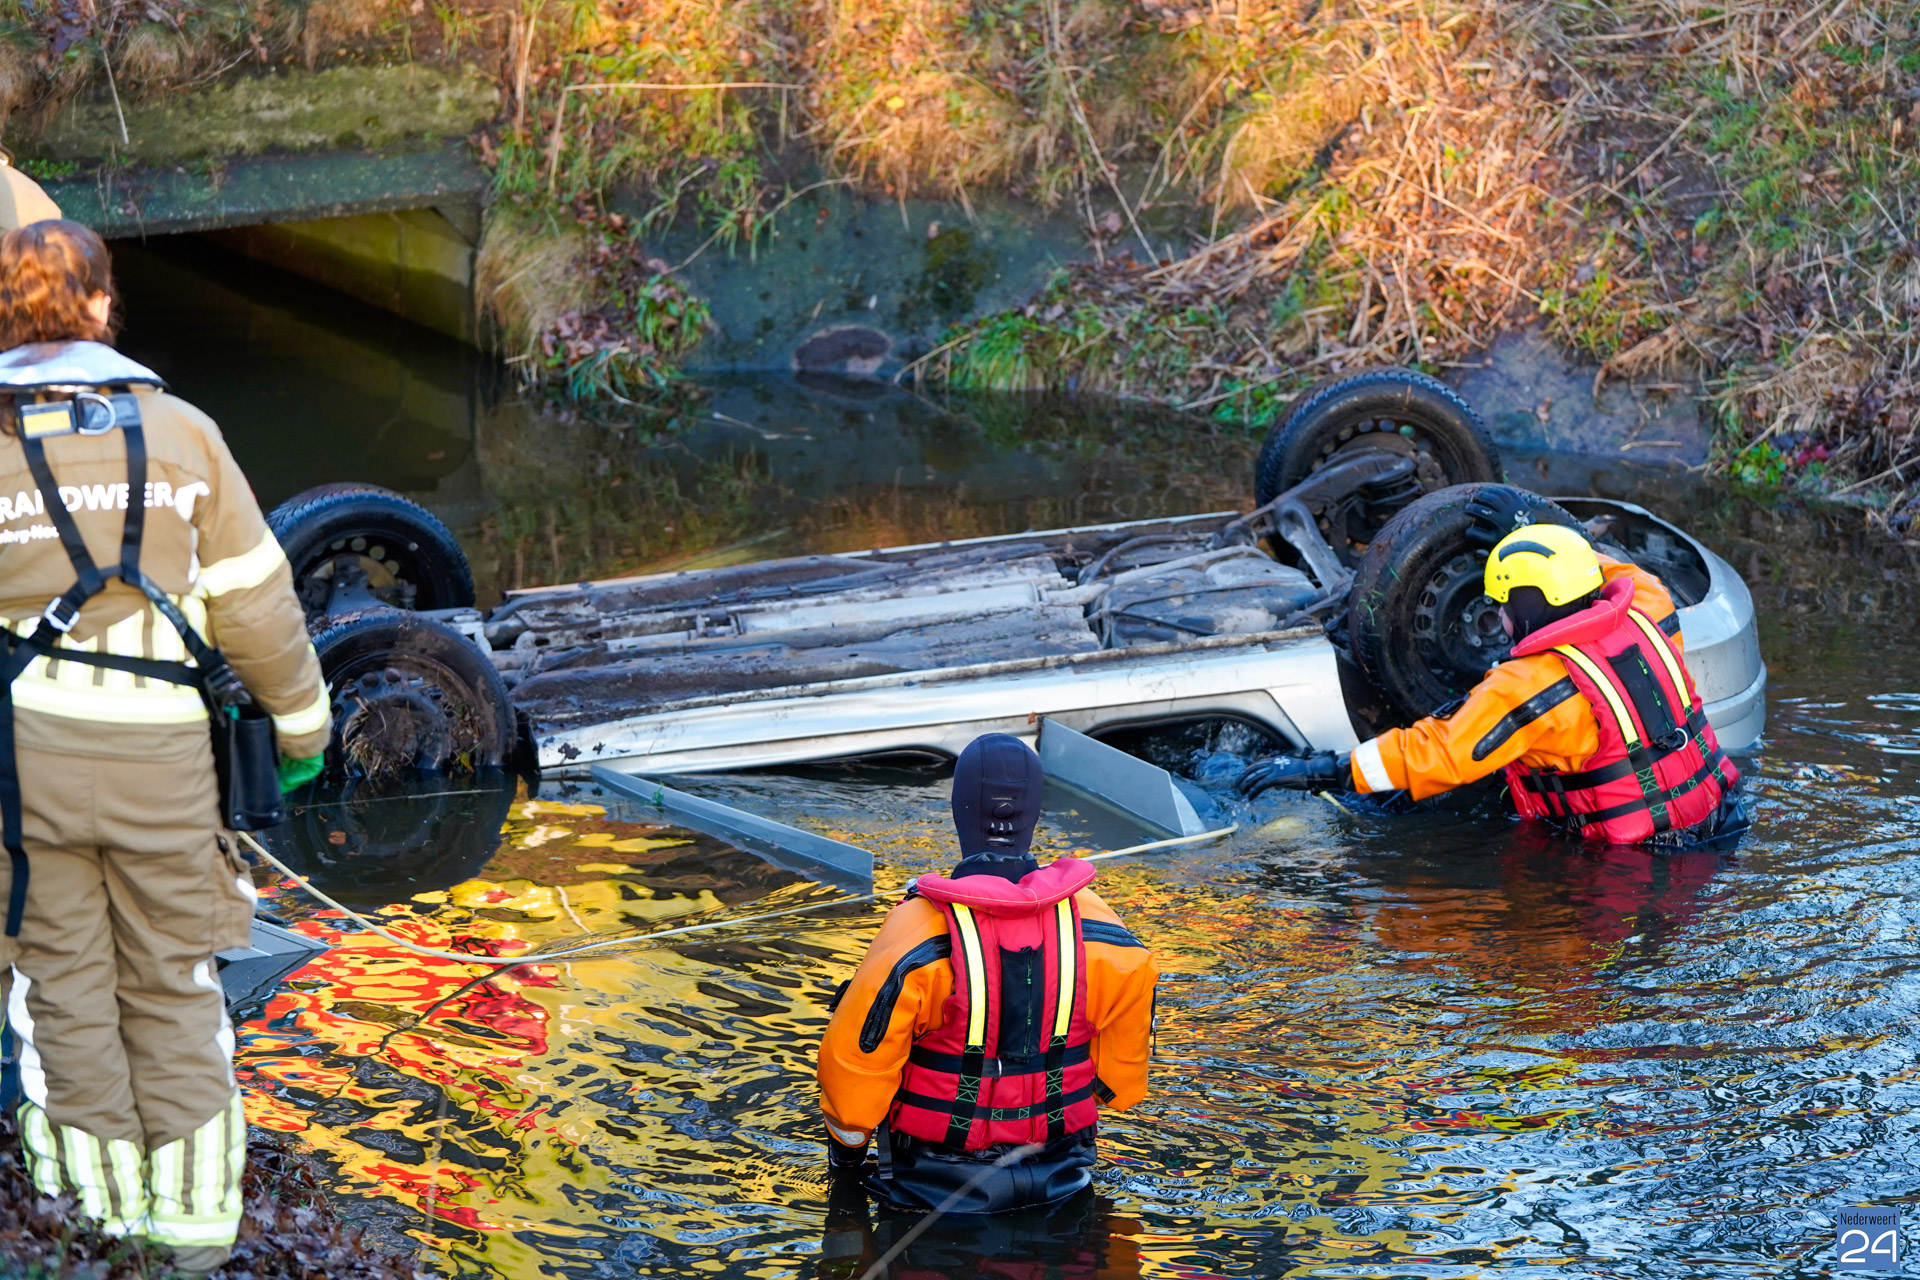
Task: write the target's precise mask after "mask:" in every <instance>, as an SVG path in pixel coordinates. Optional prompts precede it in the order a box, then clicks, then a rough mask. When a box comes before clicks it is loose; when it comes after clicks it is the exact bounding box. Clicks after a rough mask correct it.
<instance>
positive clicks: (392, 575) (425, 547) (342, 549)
mask: <svg viewBox="0 0 1920 1280" xmlns="http://www.w3.org/2000/svg"><path fill="white" fill-rule="evenodd" d="M267 527H268V528H269V529H271V530H273V536H274V537H275V538H277V539H278V540H279V542H280V546H281V547H282V549H284V550H285V551H286V553H287V562H288V563H289V564H290V565H292V566H293V588H294V591H295V592H296V593H297V594H298V595H299V597H300V603H301V606H302V607H303V608H305V609H306V611H307V616H308V617H309V618H318V617H322V616H324V615H325V614H327V613H329V612H333V613H339V612H342V611H343V609H342V607H341V600H342V598H343V597H349V598H351V599H352V600H353V602H354V604H356V605H358V606H361V607H364V606H367V605H385V606H387V607H389V608H394V609H466V608H470V607H472V605H473V601H474V593H473V570H472V569H471V567H469V565H468V564H467V555H466V552H464V551H462V550H461V549H460V542H459V540H458V539H456V538H455V537H454V536H453V534H452V533H451V532H449V531H448V529H447V526H446V525H444V524H442V523H441V522H440V518H439V517H438V516H436V515H434V514H433V513H432V512H431V511H428V510H427V509H426V508H425V507H423V506H421V505H420V504H419V503H417V502H412V501H409V500H408V499H406V498H403V497H401V496H400V495H399V494H397V493H395V492H393V491H392V490H391V489H382V488H380V487H379V486H377V485H370V484H323V485H320V486H319V487H317V488H313V489H308V490H307V491H306V492H305V493H301V494H297V495H295V496H294V497H291V498H288V499H287V500H286V501H285V502H283V503H281V504H280V505H279V506H277V507H275V508H274V509H273V511H272V513H271V514H270V515H268V516H267ZM330 604H331V606H332V607H331V608H330V607H329V606H330Z"/></svg>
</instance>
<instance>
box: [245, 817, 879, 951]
mask: <svg viewBox="0 0 1920 1280" xmlns="http://www.w3.org/2000/svg"><path fill="white" fill-rule="evenodd" d="M238 835H239V836H240V839H241V840H242V841H243V842H245V844H246V845H247V847H248V848H250V849H252V850H253V851H254V852H255V853H257V854H259V855H260V856H261V857H263V858H265V859H266V860H267V861H268V862H270V863H272V864H273V865H274V867H275V868H276V869H278V870H279V871H280V873H281V874H283V875H285V876H288V877H289V878H291V879H292V880H293V882H294V883H295V884H297V885H299V886H300V887H301V888H302V889H305V890H306V891H307V892H308V893H309V894H311V895H312V896H313V898H314V900H315V901H317V902H319V903H320V904H321V905H322V906H327V907H331V908H332V909H333V910H335V911H338V912H339V913H340V914H342V915H344V916H345V917H346V918H347V919H349V920H351V921H353V922H354V923H355V924H357V925H359V926H360V927H361V928H362V929H365V930H366V931H367V932H369V933H376V934H378V935H380V936H381V937H382V938H385V939H386V940H387V941H388V942H391V943H393V944H394V945H395V946H397V947H405V948H406V949H407V950H408V951H411V952H414V953H415V954H416V955H423V956H426V957H428V958H429V959H433V960H458V961H459V962H460V963H461V964H485V965H498V966H500V967H501V968H512V967H513V966H515V965H522V964H545V963H546V962H548V961H550V960H564V959H566V958H567V957H568V956H577V955H584V954H586V953H587V952H589V951H601V950H604V949H606V948H608V947H631V946H637V945H638V944H640V943H643V942H650V941H652V940H653V939H655V938H675V937H680V936H682V935H684V934H689V933H701V932H704V931H706V930H708V929H724V928H727V927H728V926H729V925H736V924H752V923H754V922H756V921H760V920H771V919H773V918H774V917H776V916H790V915H797V914H798V913H800V912H802V911H818V910H819V909H820V908H821V907H837V906H841V905H843V904H845V903H849V902H871V901H873V899H874V896H875V895H873V894H871V893H865V894H860V895H858V896H855V897H846V898H834V899H832V900H830V901H827V902H809V903H805V904H804V905H802V906H798V907H787V908H785V909H783V910H780V911H763V912H760V913H759V914H758V915H751V916H733V917H730V918H728V919H726V920H709V921H706V922H705V923H703V924H684V925H680V926H679V927H677V928H673V929H656V930H655V931H653V932H652V933H638V934H626V935H623V936H621V937H617V938H601V939H599V940H598V941H595V942H589V943H585V944H584V945H582V946H578V947H567V948H565V949H564V950H560V951H529V952H527V953H525V954H524V955H518V956H481V955H474V954H473V953H472V952H469V951H439V950H436V949H434V948H433V947H423V946H421V945H420V944H419V943H417V942H409V941H407V940H406V939H405V938H402V937H400V936H399V935H398V934H394V933H390V932H388V931H387V930H385V929H383V928H381V927H380V926H379V925H377V924H375V923H374V922H373V921H371V920H369V919H367V918H366V917H365V916H363V915H361V914H360V913H359V912H357V911H355V910H354V909H353V908H351V907H346V906H342V905H341V904H340V903H338V902H335V901H334V900H333V899H332V898H329V897H328V896H327V895H326V894H324V893H322V892H320V890H318V889H316V888H314V887H313V882H312V881H310V880H308V879H307V878H306V877H305V876H303V875H301V874H300V873H299V872H298V871H295V870H294V869H293V868H292V867H290V866H288V865H287V864H286V863H284V862H282V861H280V859H278V858H276V857H274V856H273V855H272V854H271V853H268V852H267V849H266V846H265V845H263V844H261V843H260V842H259V841H258V840H255V839H254V838H253V837H252V836H251V835H249V834H247V833H246V832H244V831H242V832H239V833H238Z"/></svg>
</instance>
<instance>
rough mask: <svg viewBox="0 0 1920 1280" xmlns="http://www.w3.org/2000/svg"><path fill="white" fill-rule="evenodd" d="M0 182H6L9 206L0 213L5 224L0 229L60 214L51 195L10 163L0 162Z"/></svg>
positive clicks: (20, 225) (42, 220) (21, 225)
mask: <svg viewBox="0 0 1920 1280" xmlns="http://www.w3.org/2000/svg"><path fill="white" fill-rule="evenodd" d="M0 182H4V183H5V184H6V203H7V205H8V206H9V208H8V209H6V210H5V211H4V214H0V221H3V222H4V223H5V224H6V225H5V226H4V227H0V230H11V229H13V228H16V227H24V226H27V225H29V224H31V223H35V222H44V221H46V220H47V219H48V218H58V217H60V216H61V213H60V206H59V205H57V204H55V203H54V202H53V197H52V196H49V195H48V194H47V193H46V192H45V191H44V190H43V189H41V186H40V184H39V183H37V182H35V181H34V180H33V179H32V178H29V177H28V176H27V175H26V174H24V173H22V172H20V171H19V170H18V169H16V168H14V167H13V166H12V165H11V164H0Z"/></svg>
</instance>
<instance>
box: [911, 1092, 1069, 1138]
mask: <svg viewBox="0 0 1920 1280" xmlns="http://www.w3.org/2000/svg"><path fill="white" fill-rule="evenodd" d="M1092 1096H1093V1084H1092V1082H1091V1081H1089V1082H1088V1083H1086V1084H1083V1085H1081V1086H1080V1087H1079V1088H1078V1089H1072V1090H1069V1091H1068V1092H1066V1093H1065V1094H1062V1095H1061V1097H1060V1104H1061V1105H1062V1106H1063V1107H1070V1106H1072V1105H1073V1104H1074V1103H1076V1102H1084V1101H1086V1100H1087V1099H1088V1098H1091V1097H1092ZM897 1097H898V1098H899V1100H900V1101H901V1102H904V1103H906V1104H907V1105H908V1106H914V1107H920V1108H922V1109H923V1110H927V1111H945V1112H949V1113H952V1114H954V1115H959V1114H961V1112H962V1111H963V1110H964V1112H965V1113H966V1114H967V1116H968V1117H969V1118H970V1119H971V1118H978V1119H982V1120H1032V1119H1034V1118H1035V1117H1036V1116H1043V1115H1046V1114H1047V1112H1048V1110H1049V1109H1050V1108H1051V1107H1052V1105H1053V1104H1052V1102H1051V1101H1050V1100H1047V1099H1042V1100H1041V1101H1039V1102H1033V1103H1029V1104H1027V1105H1026V1106H1024V1107H982V1106H979V1105H978V1103H977V1100H976V1101H975V1102H966V1101H963V1100H961V1099H959V1098H951V1099H949V1098H936V1097H933V1096H931V1095H930V1094H925V1093H914V1092H912V1091H911V1090H907V1089H902V1090H901V1091H900V1093H899V1094H898V1095H897ZM948 1141H949V1142H950V1143H951V1142H952V1141H953V1140H952V1138H951V1137H949V1138H948ZM955 1145H959V1144H955Z"/></svg>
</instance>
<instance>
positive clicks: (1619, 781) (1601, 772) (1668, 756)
mask: <svg viewBox="0 0 1920 1280" xmlns="http://www.w3.org/2000/svg"><path fill="white" fill-rule="evenodd" d="M1632 603H1633V583H1632V582H1630V581H1628V580H1627V579H1624V578H1621V579H1616V580H1615V581H1613V582H1610V583H1608V584H1607V585H1606V586H1605V587H1604V588H1602V589H1601V592H1600V599H1599V601H1598V602H1596V603H1595V604H1594V605H1593V606H1592V607H1591V608H1587V609H1582V610H1581V611H1580V612H1579V613H1576V614H1574V615H1573V616H1572V617H1570V618H1563V619H1561V620H1560V621H1559V622H1556V623H1554V624H1553V625H1552V626H1550V627H1542V628H1541V629H1540V630H1538V631H1536V632H1534V633H1533V634H1532V635H1530V636H1528V637H1527V638H1526V639H1525V640H1523V641H1521V642H1520V643H1519V644H1517V645H1515V646H1514V647H1513V655H1514V657H1516V658H1519V657H1525V656H1527V655H1528V654H1534V653H1546V652H1549V651H1551V652H1553V653H1555V654H1557V655H1559V657H1560V658H1561V660H1562V661H1564V662H1565V663H1566V664H1567V675H1568V677H1569V678H1570V679H1571V680H1572V681H1573V684H1574V687H1575V688H1576V689H1578V690H1579V691H1580V694H1581V696H1582V697H1584V698H1585V699H1586V700H1587V704H1588V705H1589V706H1591V707H1592V708H1593V716H1594V721H1595V723H1596V724H1597V725H1598V727H1599V731H1600V747H1599V750H1597V751H1595V752H1594V753H1593V755H1592V756H1591V757H1590V758H1589V759H1588V760H1587V762H1586V767H1585V768H1582V769H1580V770H1579V771H1577V772H1574V773H1561V772H1560V771H1558V770H1554V769H1531V768H1526V767H1523V766H1521V765H1520V764H1519V763H1518V762H1515V763H1514V764H1510V765H1508V766H1507V781H1508V783H1509V785H1510V786H1511V788H1512V791H1513V800H1514V805H1515V807H1516V808H1517V809H1519V811H1520V814H1521V816H1522V817H1527V818H1548V819H1554V820H1557V821H1560V822H1563V823H1566V824H1568V825H1570V826H1573V827H1575V828H1577V829H1578V830H1579V832H1580V833H1581V834H1582V835H1585V836H1588V837H1591V838H1594V839H1600V840H1605V841H1608V842H1609V843H1612V844H1638V843H1640V842H1641V841H1644V840H1648V839H1650V838H1652V837H1655V836H1659V835H1662V834H1664V833H1666V832H1668V831H1684V830H1686V829H1687V828H1688V827H1691V826H1694V825H1696V824H1697V823H1701V822H1704V821H1706V820H1707V819H1708V818H1710V817H1712V816H1713V813H1714V810H1715V809H1717V808H1718V807H1719V804H1720V799H1721V797H1722V796H1724V795H1725V794H1726V793H1727V792H1728V791H1731V790H1732V789H1733V787H1734V785H1735V784H1736V783H1738V782H1739V781H1740V771H1739V770H1738V769H1736V768H1734V766H1733V762H1732V761H1731V760H1729V759H1727V757H1726V756H1725V754H1723V753H1722V752H1721V750H1720V743H1719V740H1718V739H1717V738H1715V737H1714V734H1713V726H1712V725H1710V724H1708V723H1707V715H1706V708H1705V706H1704V704H1702V703H1701V701H1700V695H1699V694H1698V693H1697V692H1696V691H1695V690H1694V687H1693V678H1692V677H1691V676H1690V675H1689V674H1688V673H1687V668H1686V664H1685V663H1684V662H1683V661H1682V660H1681V657H1680V654H1679V653H1678V651H1676V650H1675V648H1674V646H1673V643H1672V641H1670V640H1668V639H1667V637H1666V636H1665V635H1663V634H1662V633H1661V631H1660V629H1659V628H1658V627H1656V626H1655V625H1654V624H1653V623H1652V622H1650V621H1648V620H1647V618H1646V616H1645V615H1644V614H1642V613H1640V612H1639V611H1638V610H1636V609H1634V608H1632V607H1631V606H1632Z"/></svg>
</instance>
